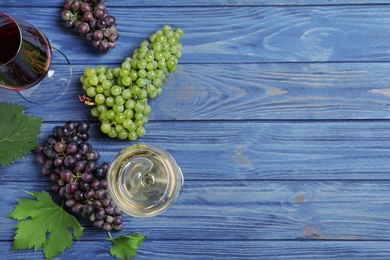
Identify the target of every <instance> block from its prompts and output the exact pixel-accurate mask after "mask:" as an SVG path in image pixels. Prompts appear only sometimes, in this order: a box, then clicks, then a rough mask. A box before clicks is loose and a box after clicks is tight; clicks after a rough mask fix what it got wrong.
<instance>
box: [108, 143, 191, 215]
mask: <svg viewBox="0 0 390 260" xmlns="http://www.w3.org/2000/svg"><path fill="white" fill-rule="evenodd" d="M183 184H184V178H183V173H182V171H181V169H180V167H179V166H178V165H177V163H176V161H175V159H174V158H173V157H172V156H171V155H170V154H169V153H168V152H167V151H165V150H163V149H162V148H160V147H157V146H155V145H151V144H144V143H141V144H135V145H132V146H129V147H126V148H125V149H123V150H122V151H121V152H119V153H118V154H117V155H116V156H115V158H114V159H113V161H112V162H111V164H110V167H109V168H108V172H107V188H108V191H109V193H110V196H111V198H112V200H113V201H114V203H115V204H116V206H117V207H118V208H119V209H120V210H122V211H123V212H124V213H126V214H128V215H131V216H134V217H153V216H156V215H157V214H160V213H161V212H163V211H165V210H166V209H167V208H168V207H169V206H170V205H171V204H172V203H173V202H175V201H176V200H177V198H178V197H179V196H180V193H181V191H182V189H183Z"/></svg>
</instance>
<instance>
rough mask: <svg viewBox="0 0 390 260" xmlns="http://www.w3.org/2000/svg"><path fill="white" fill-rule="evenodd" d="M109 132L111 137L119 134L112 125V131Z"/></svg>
mask: <svg viewBox="0 0 390 260" xmlns="http://www.w3.org/2000/svg"><path fill="white" fill-rule="evenodd" d="M107 134H108V136H109V137H111V138H115V137H117V136H118V134H117V132H116V131H115V128H113V127H111V129H110V131H109V132H108V133H107Z"/></svg>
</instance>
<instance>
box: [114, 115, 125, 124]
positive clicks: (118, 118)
mask: <svg viewBox="0 0 390 260" xmlns="http://www.w3.org/2000/svg"><path fill="white" fill-rule="evenodd" d="M114 120H115V122H117V123H120V124H122V123H123V120H125V115H123V114H122V113H117V114H116V115H115V118H114Z"/></svg>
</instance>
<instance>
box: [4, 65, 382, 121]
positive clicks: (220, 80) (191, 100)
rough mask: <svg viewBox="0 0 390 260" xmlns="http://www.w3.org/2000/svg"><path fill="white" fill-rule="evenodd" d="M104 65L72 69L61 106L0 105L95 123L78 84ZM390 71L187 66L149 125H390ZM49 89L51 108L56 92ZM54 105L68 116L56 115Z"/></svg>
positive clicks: (10, 95) (7, 95)
mask: <svg viewBox="0 0 390 260" xmlns="http://www.w3.org/2000/svg"><path fill="white" fill-rule="evenodd" d="M92 62H94V61H92ZM99 63H100V62H99ZM99 63H89V64H86V65H72V69H73V78H72V81H71V83H70V85H69V87H68V90H67V92H66V93H65V95H64V96H63V97H61V99H60V100H59V101H57V102H55V103H48V104H45V105H33V104H32V103H29V102H27V101H26V100H24V99H23V98H22V97H21V96H20V95H19V94H18V93H17V92H13V91H10V90H4V89H0V102H2V101H10V100H12V101H15V102H18V103H22V104H25V105H26V106H29V108H28V109H27V112H28V113H31V114H36V115H40V116H43V117H44V118H45V120H47V121H53V120H58V121H66V120H69V119H73V120H83V119H85V118H88V119H90V120H93V118H92V117H91V116H90V107H88V106H85V105H83V104H82V103H81V102H80V101H79V100H78V95H80V94H84V91H83V90H82V87H81V83H80V82H79V77H80V75H82V73H83V70H84V69H85V68H87V67H88V66H97V64H99ZM107 66H110V65H107ZM112 66H117V65H116V64H115V65H114V64H113V65H112ZM388 71H390V65H389V63H293V64H290V63H270V64H269V63H266V64H212V65H210V64H181V65H180V67H179V69H178V73H174V74H171V75H169V77H168V78H167V79H166V80H165V81H164V83H163V93H162V94H161V95H159V96H158V97H157V98H156V99H154V100H151V101H150V105H151V106H152V109H153V110H152V113H151V114H150V115H149V119H150V120H151V121H154V120H158V121H161V120H309V119H310V120H312V119H316V120H325V119H326V120H333V119H337V120H340V119H359V120H361V119H389V118H390V106H389V104H390V88H389V85H390V76H389V73H388ZM42 84H44V83H42ZM46 87H47V88H48V89H49V90H48V97H47V100H48V101H50V100H51V98H52V93H53V91H52V90H50V89H52V88H55V87H56V85H52V84H48V85H46ZM53 105H55V108H54V109H55V110H58V111H66V113H52V109H53Z"/></svg>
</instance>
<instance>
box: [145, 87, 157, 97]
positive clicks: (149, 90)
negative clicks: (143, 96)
mask: <svg viewBox="0 0 390 260" xmlns="http://www.w3.org/2000/svg"><path fill="white" fill-rule="evenodd" d="M146 92H147V93H148V97H150V98H155V97H156V96H157V92H156V87H155V86H154V85H152V84H149V85H147V86H146Z"/></svg>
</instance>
